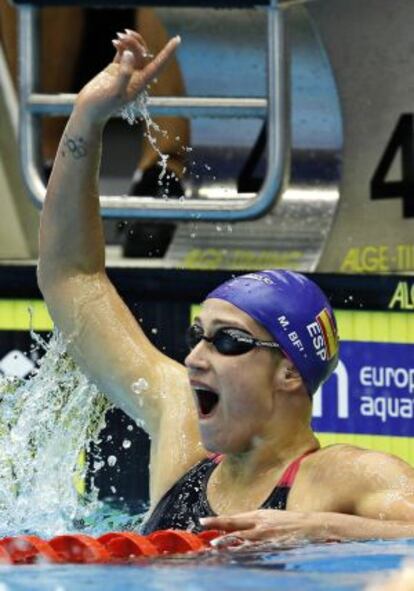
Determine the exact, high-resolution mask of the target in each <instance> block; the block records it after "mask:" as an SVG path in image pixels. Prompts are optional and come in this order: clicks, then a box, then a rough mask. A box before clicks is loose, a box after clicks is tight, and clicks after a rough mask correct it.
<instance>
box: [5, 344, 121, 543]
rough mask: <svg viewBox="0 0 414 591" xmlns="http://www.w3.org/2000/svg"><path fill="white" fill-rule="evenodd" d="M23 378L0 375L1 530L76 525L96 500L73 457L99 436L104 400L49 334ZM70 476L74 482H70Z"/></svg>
mask: <svg viewBox="0 0 414 591" xmlns="http://www.w3.org/2000/svg"><path fill="white" fill-rule="evenodd" d="M32 336H33V337H34V338H35V340H36V342H37V344H38V346H39V347H41V348H43V349H44V350H45V355H44V356H43V358H42V359H41V361H40V363H39V367H38V368H37V369H36V370H35V372H34V374H33V375H32V376H31V377H30V378H29V379H26V380H18V379H15V378H12V379H11V378H2V379H0V400H1V404H0V537H2V536H5V535H10V534H17V533H23V532H31V533H36V534H38V535H42V536H44V537H51V536H53V535H56V534H58V533H62V532H67V531H74V530H75V529H76V526H75V523H76V522H82V521H85V520H87V519H88V518H89V517H90V515H91V514H92V513H93V512H94V511H97V509H99V507H100V503H99V502H98V499H97V490H96V489H94V488H93V487H92V490H91V492H90V493H88V494H87V495H86V494H84V493H83V491H82V490H81V488H82V483H83V477H84V475H85V474H84V473H85V471H86V466H85V465H84V466H81V465H80V461H79V459H80V458H81V457H82V454H84V452H85V450H86V451H87V450H88V447H89V445H90V443H91V442H92V441H94V440H96V439H97V438H98V434H99V432H100V430H101V429H102V427H103V426H104V417H105V414H106V411H107V410H108V408H109V406H110V405H109V402H108V401H107V399H106V398H105V397H104V396H103V395H102V394H101V393H99V392H98V390H97V389H96V387H95V386H94V385H92V384H91V383H90V382H89V381H88V380H87V378H86V377H85V376H84V375H83V374H82V373H81V372H80V370H79V369H78V368H77V366H76V365H75V363H74V362H73V361H72V359H71V358H70V356H69V355H68V354H67V353H66V347H65V343H64V341H63V339H62V337H61V336H60V335H59V334H58V333H55V334H54V335H53V336H52V338H51V340H50V342H49V343H48V344H46V343H45V342H44V341H43V340H42V339H41V338H40V337H39V336H37V335H32ZM76 479H77V481H78V486H76Z"/></svg>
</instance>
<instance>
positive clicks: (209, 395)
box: [194, 388, 219, 418]
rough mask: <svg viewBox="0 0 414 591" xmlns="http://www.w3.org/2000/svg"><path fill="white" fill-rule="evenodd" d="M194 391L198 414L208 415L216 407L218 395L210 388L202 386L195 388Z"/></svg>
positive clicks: (203, 416)
mask: <svg viewBox="0 0 414 591" xmlns="http://www.w3.org/2000/svg"><path fill="white" fill-rule="evenodd" d="M194 391H195V393H196V396H197V400H198V408H199V414H200V416H201V417H202V418H205V417H208V416H210V415H211V414H212V413H213V411H214V409H215V408H216V406H217V404H218V401H219V396H218V394H216V393H215V392H213V391H212V390H205V389H203V388H195V390H194Z"/></svg>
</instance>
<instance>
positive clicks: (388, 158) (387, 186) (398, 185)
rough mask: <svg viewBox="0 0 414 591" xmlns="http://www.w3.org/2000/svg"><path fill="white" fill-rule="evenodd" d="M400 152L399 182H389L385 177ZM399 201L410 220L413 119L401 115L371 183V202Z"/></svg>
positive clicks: (413, 209)
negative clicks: (383, 200) (376, 200)
mask: <svg viewBox="0 0 414 591" xmlns="http://www.w3.org/2000/svg"><path fill="white" fill-rule="evenodd" d="M399 150H401V176H402V179H401V180H400V181H389V180H387V175H388V173H389V172H390V171H391V168H392V165H393V162H394V160H395V158H396V157H397V156H398V152H399ZM393 198H394V199H395V198H400V199H402V200H403V215H404V217H405V218H410V217H414V115H412V114H406V115H401V117H400V120H399V121H398V124H397V127H396V128H395V130H394V132H393V134H392V136H391V139H390V141H389V143H388V145H387V147H386V148H385V152H384V154H383V156H382V158H381V160H380V163H379V165H378V168H377V170H376V171H375V174H374V176H373V178H372V181H371V199H393Z"/></svg>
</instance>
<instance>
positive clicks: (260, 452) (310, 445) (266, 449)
mask: <svg viewBox="0 0 414 591" xmlns="http://www.w3.org/2000/svg"><path fill="white" fill-rule="evenodd" d="M319 447H320V445H319V441H318V440H317V438H316V437H315V435H314V433H313V432H312V430H311V428H310V426H309V425H296V428H295V430H294V431H290V432H289V434H288V436H284V434H282V433H280V432H279V433H277V434H275V432H274V431H273V433H272V434H271V435H269V436H266V435H264V436H263V437H257V438H256V440H254V441H253V442H252V445H251V448H250V449H249V450H247V451H246V452H243V453H237V454H229V455H226V456H225V458H224V460H223V462H222V463H221V472H222V476H223V477H228V478H229V479H231V480H232V481H234V480H238V481H239V482H240V481H246V482H249V481H250V482H251V481H253V480H254V479H256V478H260V477H261V476H263V475H264V474H265V473H267V472H272V473H273V474H274V473H275V472H277V471H279V470H283V468H284V467H286V465H287V464H289V463H290V462H292V461H293V460H294V459H295V458H297V457H299V456H301V455H303V454H304V453H306V452H308V451H310V450H314V449H319Z"/></svg>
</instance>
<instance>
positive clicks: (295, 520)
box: [200, 509, 329, 546]
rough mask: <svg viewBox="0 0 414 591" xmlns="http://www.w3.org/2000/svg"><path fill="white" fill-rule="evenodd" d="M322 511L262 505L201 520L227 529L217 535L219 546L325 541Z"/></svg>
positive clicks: (205, 524)
mask: <svg viewBox="0 0 414 591" xmlns="http://www.w3.org/2000/svg"><path fill="white" fill-rule="evenodd" d="M322 515H323V514H322V513H298V512H294V511H278V510H276V509H260V510H258V511H250V512H248V513H238V514H237V515H231V516H218V517H206V518H202V519H200V523H201V525H202V526H203V527H204V528H206V529H216V530H219V531H223V532H227V533H226V534H225V535H223V536H222V537H221V538H218V544H219V545H220V546H226V545H230V546H231V545H234V543H235V542H237V540H240V541H250V542H272V543H278V544H283V543H292V542H293V543H295V542H301V541H305V540H307V541H308V540H312V541H326V540H327V539H328V537H329V536H328V535H327V528H326V527H325V526H324V521H323V517H322Z"/></svg>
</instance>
